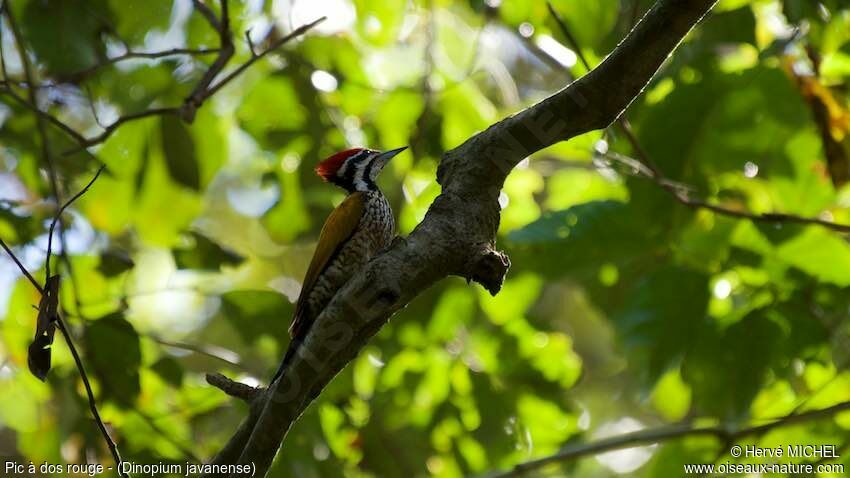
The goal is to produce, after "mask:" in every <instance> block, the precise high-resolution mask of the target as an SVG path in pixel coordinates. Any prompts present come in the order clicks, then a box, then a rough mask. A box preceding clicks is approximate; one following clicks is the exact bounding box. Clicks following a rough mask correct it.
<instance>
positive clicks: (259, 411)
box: [208, 0, 716, 476]
mask: <svg viewBox="0 0 850 478" xmlns="http://www.w3.org/2000/svg"><path fill="white" fill-rule="evenodd" d="M715 1H716V0H659V1H658V2H657V3H656V4H655V5H654V7H653V8H652V9H650V10H649V12H647V14H646V15H645V16H644V18H643V19H642V20H641V21H640V22H639V23H638V24H637V25H636V27H635V28H634V29H633V30H632V31H631V32H630V33H629V35H628V36H627V37H626V39H625V40H623V41H622V42H621V43H620V44H619V45H618V46H617V48H616V49H615V50H614V51H613V52H612V53H611V54H610V55H609V56H608V57H607V58H606V59H605V61H603V62H602V63H601V64H600V65H599V66H598V67H597V68H596V69H594V70H593V71H592V72H590V73H589V74H587V75H585V76H584V77H582V78H581V79H579V80H577V81H575V82H574V83H572V84H571V85H569V86H568V87H566V88H564V89H562V90H561V91H559V92H557V93H555V94H554V95H552V96H550V97H548V98H546V99H545V100H543V101H541V102H540V103H538V104H536V105H533V106H531V107H529V108H527V109H525V110H523V111H520V112H519V113H517V114H515V115H513V116H510V117H508V118H505V119H503V120H502V121H500V122H498V123H496V124H494V125H492V126H490V127H489V128H488V129H487V130H486V131H483V132H481V133H479V134H477V135H475V136H473V137H472V138H470V139H468V140H467V141H466V142H464V143H463V144H462V145H460V146H458V147H457V148H455V149H453V150H451V151H449V152H447V153H446V154H445V155H444V156H443V158H442V161H441V162H440V166H439V168H438V170H437V181H438V182H439V183H440V185H441V186H442V193H441V194H440V196H438V197H437V198H436V199H435V200H434V202H433V204H432V205H431V207H430V208H429V210H428V213H427V214H426V216H425V218H424V220H423V221H422V222H421V223H420V224H419V225H418V226H417V227H416V228H415V229H414V231H413V232H412V233H411V234H410V236H409V237H407V238H406V239H402V238H397V239H396V240H395V241H394V242H393V244H392V245H391V246H390V247H389V248H388V250H387V251H385V252H384V253H383V254H381V255H379V256H378V257H376V258H375V259H374V260H372V261H371V262H370V263H369V264H368V265H367V266H366V267H365V268H364V269H363V270H362V271H360V272H359V273H358V274H357V275H356V276H355V277H353V278H352V279H351V280H350V281H349V282H348V283H347V284H346V285H345V286H344V287H343V288H342V289H341V290H340V291H339V292H338V293H337V294H336V296H335V297H334V299H333V300H332V301H331V303H330V304H329V305H328V307H327V308H326V309H325V310H324V311H323V312H322V314H321V315H320V316H319V317H318V318H317V320H316V321H315V323H314V325H313V326H312V327H311V330H310V333H309V334H308V336H307V337H306V338H305V340H304V342H303V343H302V344H301V346H300V347H299V349H298V351H297V353H296V356H295V357H294V359H293V360H292V361H291V362H290V365H289V368H288V369H287V370H286V372H285V373H284V374H283V376H282V377H281V378H280V379H279V380H278V381H276V382H274V383H272V384H271V385H270V386H269V388H268V389H266V390H265V391H263V392H262V393H261V394H260V395H259V396H258V397H257V398H256V399H255V400H254V402H253V403H252V406H251V410H250V412H249V415H248V417H247V418H246V419H245V420H244V421H243V423H242V424H241V425H240V427H239V429H238V430H237V431H236V433H235V434H234V435H233V437H232V438H231V439H230V441H229V442H228V443H227V445H225V447H224V448H223V449H222V450H221V451H220V452H219V453H218V455H216V457H215V458H214V459H213V464H216V465H227V464H236V463H241V464H248V463H253V464H254V465H255V466H256V474H257V476H264V475H265V474H266V472H267V471H268V469H269V467H270V466H271V463H272V461H273V459H274V457H275V454H276V453H277V450H278V448H279V447H280V445H281V443H282V441H283V439H284V437H285V435H286V433H287V431H288V430H289V428H290V426H291V425H292V424H293V422H294V421H295V420H297V419H298V417H299V416H300V415H301V413H303V411H304V409H305V408H306V407H307V406H308V405H309V404H310V403H311V402H312V401H313V399H314V398H316V397H317V396H318V395H319V393H321V391H322V389H323V388H324V387H325V385H327V383H328V382H329V381H330V380H331V379H332V378H333V377H334V376H335V375H336V374H337V373H338V372H339V371H340V370H341V369H342V368H343V367H345V365H346V364H348V362H350V361H351V360H352V359H353V358H354V357H355V356H356V355H357V353H358V352H359V351H360V349H361V348H362V347H363V346H364V345H365V344H366V342H367V341H368V340H369V339H370V338H371V337H372V336H373V335H374V334H375V333H376V332H377V331H378V330H380V328H381V327H382V326H383V325H384V324H385V323H386V322H387V321H388V320H389V318H390V316H392V314H393V313H395V312H396V311H398V310H399V309H401V308H402V307H404V306H405V305H406V304H407V303H409V302H410V301H411V300H412V299H413V298H414V297H416V296H417V295H418V294H419V293H421V292H422V291H424V290H425V289H427V288H428V287H430V286H431V285H433V284H434V283H435V282H437V281H438V280H440V279H443V278H445V277H447V276H448V275H457V276H461V277H464V278H466V279H467V280H473V281H476V282H479V283H480V284H482V285H483V286H484V287H485V288H486V289H487V290H488V291H490V292H491V293H493V294H495V293H496V292H498V291H499V289H500V287H501V284H502V281H503V279H504V275H505V273H506V272H507V270H508V267H509V266H510V261H509V260H508V258H507V256H506V255H505V254H504V253H502V252H499V251H497V250H496V249H495V236H496V231H497V229H498V225H499V204H498V195H499V191H500V190H501V188H502V185H503V183H504V181H505V178H506V177H507V175H508V174H509V173H510V171H511V170H512V169H513V167H514V166H516V164H517V163H519V162H520V161H521V160H522V159H524V158H525V157H527V156H528V155H530V154H532V153H534V152H536V151H539V150H540V149H543V148H545V147H547V146H550V145H552V144H554V143H557V142H559V141H563V140H567V139H570V138H572V137H575V136H577V135H580V134H582V133H586V132H588V131H592V130H596V129H602V128H606V127H608V125H610V124H611V123H612V122H613V121H615V120H616V119H617V118H618V117H619V116H620V114H621V113H622V112H623V111H624V110H625V109H626V108H627V107H628V106H629V104H631V102H632V101H633V100H634V99H635V97H637V95H639V94H640V92H641V91H642V90H643V88H644V87H645V86H646V84H647V83H648V82H649V81H650V80H651V79H652V77H653V75H654V74H655V72H656V71H657V70H658V69H659V68H660V67H661V65H662V64H663V63H664V61H665V60H666V58H667V57H668V55H670V53H671V52H672V51H673V50H674V49H675V48H676V46H677V45H678V44H679V42H680V41H681V40H682V38H684V36H685V35H686V34H687V33H688V32H689V31H690V30H691V28H692V27H693V26H694V25H696V24H697V23H698V22H699V21H700V19H701V18H702V17H703V15H705V14H706V13H707V12H708V11H709V10H710V9H711V7H712V6H713V5H714V3H715ZM208 476H227V475H226V474H222V473H217V474H211V475H208ZM234 476H235V475H234Z"/></svg>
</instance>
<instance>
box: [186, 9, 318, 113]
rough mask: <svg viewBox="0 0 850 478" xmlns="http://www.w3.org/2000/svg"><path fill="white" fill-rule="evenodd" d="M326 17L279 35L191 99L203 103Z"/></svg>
mask: <svg viewBox="0 0 850 478" xmlns="http://www.w3.org/2000/svg"><path fill="white" fill-rule="evenodd" d="M326 19H327V17H321V18H319V19H318V20H315V21H313V22H311V23H308V24H306V25H302V26H300V27H298V28H296V29H295V30H293V31H292V32H290V33H289V34H288V35H286V36H284V37H281V38H280V39H278V40H277V41H275V42H274V43H272V44H271V45H270V46H269V47H268V48H266V49H265V50H263V51H262V52H260V53H258V54H257V56H252V57H251V58H249V59H248V61H246V62H245V63H242V64H241V65H239V66H238V67H236V69H235V70H233V71H232V72H230V73H229V74H228V75H227V76H225V77H224V78H222V79H221V80H220V81H219V82H218V83H216V84H214V85H212V86H210V87H209V88H208V89H206V90H205V91H203V92H201V93H200V94H199V95H198V96H197V97H196V98H194V99H193V101H195V102H197V103H199V104H201V103H203V102H204V101H205V100H206V99H207V98H209V97H210V96H212V95H214V94H215V93H216V92H217V91H218V90H220V89H221V88H222V87H224V86H225V85H227V84H228V83H230V82H231V81H233V80H234V79H235V78H236V77H237V76H239V75H241V74H242V72H243V71H245V70H247V69H248V68H249V67H250V66H251V65H253V64H254V63H256V62H257V61H259V60H260V59H262V58H263V57H265V56H266V55H268V54H269V53H271V52H273V51H275V50H277V49H278V48H280V47H281V46H283V45H284V44H285V43H287V42H289V41H290V40H292V39H294V38H297V37H299V36H301V35H303V34H305V33H307V31H309V30H310V29H312V28H313V27H315V26H316V25H318V24H319V23H322V22H323V21H325V20H326Z"/></svg>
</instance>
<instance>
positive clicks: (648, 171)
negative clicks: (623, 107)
mask: <svg viewBox="0 0 850 478" xmlns="http://www.w3.org/2000/svg"><path fill="white" fill-rule="evenodd" d="M546 6H547V7H548V8H549V13H550V14H551V15H552V18H554V19H555V23H556V24H557V25H558V28H559V29H560V30H561V33H562V34H563V35H564V37H565V38H566V39H567V41H568V42H569V43H570V47H572V48H573V50H575V53H576V55H577V56H578V58H579V60H580V61H581V62H582V64H583V65H584V67H585V68H587V70H588V71H590V70H591V66H590V63H589V62H588V61H587V58H586V57H585V56H584V53H582V51H581V46H580V45H579V44H578V42H577V41H576V38H575V36H574V35H573V34H572V32H571V31H570V29H569V27H568V26H567V23H566V22H565V21H564V19H563V18H561V16H560V15H559V14H558V12H557V11H556V10H555V8H554V7H553V6H552V3H551V2H548V1H547V2H546ZM617 126H619V129H620V131H622V133H623V136H625V138H626V140H627V141H628V142H629V144H630V145H631V146H632V149H633V150H634V152H635V154H636V155H637V157H638V160H639V161H638V163H639V165H641V166H644V167H642V168H638V171H639V172H640V173H642V174H643V176H645V177H647V178H649V179H651V180H652V181H653V182H655V184H657V185H658V186H660V187H661V188H662V189H664V190H665V191H667V192H668V193H669V194H670V195H671V196H673V198H674V199H675V200H676V201H678V202H679V203H681V204H683V205H685V206H687V207H689V208H691V209H707V210H709V211H712V212H714V213H717V214H720V215H723V216H729V217H734V218H738V219H749V220H751V221H754V222H765V223H771V224H781V223H795V224H804V225H817V226H822V227H825V228H827V229H830V230H833V231H836V232H843V233H850V225H847V224H838V223H835V222H832V221H826V220H824V219H820V218H809V217H802V216H797V215H793V214H785V213H762V214H756V213H752V212H748V211H741V210H737V209H730V208H727V207H724V206H720V205H717V204H711V203H709V202H707V201H705V200H702V199H696V198H692V197H690V196H688V194H687V190H685V189H683V188H682V187H680V186H679V185H677V184H676V183H675V182H673V181H671V180H670V179H669V178H667V176H666V175H665V174H664V172H663V171H662V170H661V168H659V167H658V165H657V164H656V163H655V162H654V161H653V160H652V158H651V157H650V156H649V154H647V152H646V150H645V149H644V148H643V146H641V144H640V142H639V141H638V139H637V135H635V133H634V131H633V130H632V127H631V124H630V123H629V121H628V119H626V117H625V115H623V116H620V117H619V118H617ZM825 149H827V150H828V149H829V148H828V147H825ZM842 154H843V153H842ZM828 156H829V155H828ZM831 165H832V161H830V167H832V166H831ZM833 182H835V175H833Z"/></svg>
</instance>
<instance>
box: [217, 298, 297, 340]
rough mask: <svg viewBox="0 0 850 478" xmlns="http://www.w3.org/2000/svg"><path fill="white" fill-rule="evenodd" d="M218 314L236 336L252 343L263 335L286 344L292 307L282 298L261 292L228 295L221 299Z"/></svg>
mask: <svg viewBox="0 0 850 478" xmlns="http://www.w3.org/2000/svg"><path fill="white" fill-rule="evenodd" d="M221 301H222V302H221V308H222V313H223V314H224V316H225V317H226V318H227V320H228V321H229V322H231V323H232V324H233V327H234V328H235V329H236V330H237V331H238V332H239V335H241V336H242V338H243V339H244V340H245V341H246V342H248V343H253V342H254V341H255V340H257V339H259V338H260V337H261V336H263V335H271V336H272V337H275V338H277V339H278V341H279V342H281V343H283V342H286V340H287V338H288V336H289V334H288V333H287V329H288V327H289V321H290V319H291V318H292V312H293V309H294V307H293V305H292V303H290V302H289V301H288V300H287V299H286V297H284V296H283V295H281V294H279V293H277V292H272V291H264V290H244V291H233V292H228V293H226V294H224V295H223V296H221Z"/></svg>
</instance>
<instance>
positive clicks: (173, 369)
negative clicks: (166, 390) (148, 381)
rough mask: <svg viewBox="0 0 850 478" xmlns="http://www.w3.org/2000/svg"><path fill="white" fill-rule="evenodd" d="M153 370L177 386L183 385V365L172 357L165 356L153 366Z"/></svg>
mask: <svg viewBox="0 0 850 478" xmlns="http://www.w3.org/2000/svg"><path fill="white" fill-rule="evenodd" d="M151 370H153V371H154V373H156V374H157V375H159V376H160V377H161V378H162V379H163V380H165V381H166V382H167V383H169V384H171V385H173V386H174V387H176V388H180V386H181V385H183V367H182V366H181V365H180V363H179V362H177V361H176V360H174V359H173V358H171V357H163V358H161V359H159V360H157V361H156V363H155V364H153V365H152V366H151Z"/></svg>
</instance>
